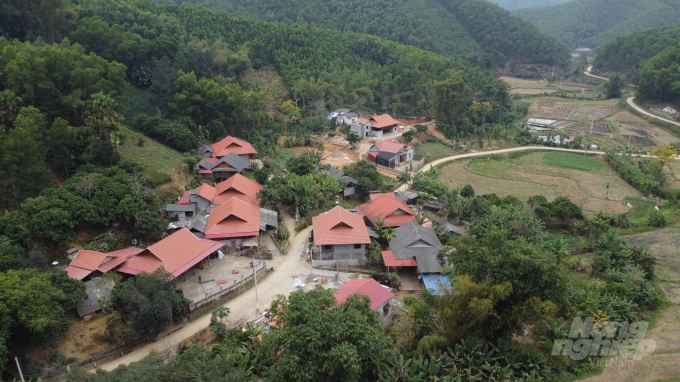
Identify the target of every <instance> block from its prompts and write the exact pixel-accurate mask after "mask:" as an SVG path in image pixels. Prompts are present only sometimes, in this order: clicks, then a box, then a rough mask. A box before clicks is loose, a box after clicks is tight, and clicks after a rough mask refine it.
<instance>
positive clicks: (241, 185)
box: [212, 174, 262, 205]
mask: <svg viewBox="0 0 680 382" xmlns="http://www.w3.org/2000/svg"><path fill="white" fill-rule="evenodd" d="M261 189H262V185H261V184H259V183H257V182H256V181H254V180H250V179H248V178H246V177H245V176H243V175H241V174H235V175H233V176H232V177H230V178H229V179H227V180H225V181H223V182H220V183H218V184H217V189H216V193H215V197H214V198H213V200H212V202H213V203H214V204H223V203H225V202H226V201H228V200H229V199H231V198H238V199H241V200H243V201H244V202H246V203H250V204H253V205H259V203H258V200H257V193H258V192H260V190H261Z"/></svg>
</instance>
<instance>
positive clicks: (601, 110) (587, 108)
mask: <svg viewBox="0 0 680 382" xmlns="http://www.w3.org/2000/svg"><path fill="white" fill-rule="evenodd" d="M613 113H614V106H605V105H580V106H579V108H578V110H576V113H574V114H573V115H572V116H571V117H572V118H573V119H579V120H583V119H594V120H598V119H602V118H604V117H606V116H608V115H611V114H613Z"/></svg>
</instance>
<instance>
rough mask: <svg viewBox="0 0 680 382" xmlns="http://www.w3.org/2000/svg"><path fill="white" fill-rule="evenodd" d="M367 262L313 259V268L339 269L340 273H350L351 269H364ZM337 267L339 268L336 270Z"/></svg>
mask: <svg viewBox="0 0 680 382" xmlns="http://www.w3.org/2000/svg"><path fill="white" fill-rule="evenodd" d="M365 264H366V260H359V259H356V260H341V261H338V260H314V259H312V266H313V267H314V268H319V269H330V270H336V269H339V270H340V272H349V269H350V267H363V266H364V265H365ZM336 267H337V268H336Z"/></svg>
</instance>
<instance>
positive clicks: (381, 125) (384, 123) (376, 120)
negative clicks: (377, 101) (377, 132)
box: [369, 114, 399, 129]
mask: <svg viewBox="0 0 680 382" xmlns="http://www.w3.org/2000/svg"><path fill="white" fill-rule="evenodd" d="M369 121H370V122H371V125H372V126H373V127H374V128H376V129H385V128H388V127H393V126H397V125H398V124H399V122H397V121H396V120H395V119H394V118H392V117H391V116H390V115H389V114H381V115H375V116H373V117H372V118H371V119H369Z"/></svg>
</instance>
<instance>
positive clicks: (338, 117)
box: [327, 109, 359, 125]
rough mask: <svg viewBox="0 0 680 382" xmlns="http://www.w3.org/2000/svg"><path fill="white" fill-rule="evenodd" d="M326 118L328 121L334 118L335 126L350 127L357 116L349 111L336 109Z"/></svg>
mask: <svg viewBox="0 0 680 382" xmlns="http://www.w3.org/2000/svg"><path fill="white" fill-rule="evenodd" d="M327 118H328V119H329V120H332V119H333V118H335V124H336V125H351V124H353V123H354V122H356V120H357V118H359V115H358V114H357V113H354V112H353V111H351V110H350V109H337V110H334V111H332V112H331V113H330V114H329V115H328V117H327Z"/></svg>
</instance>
